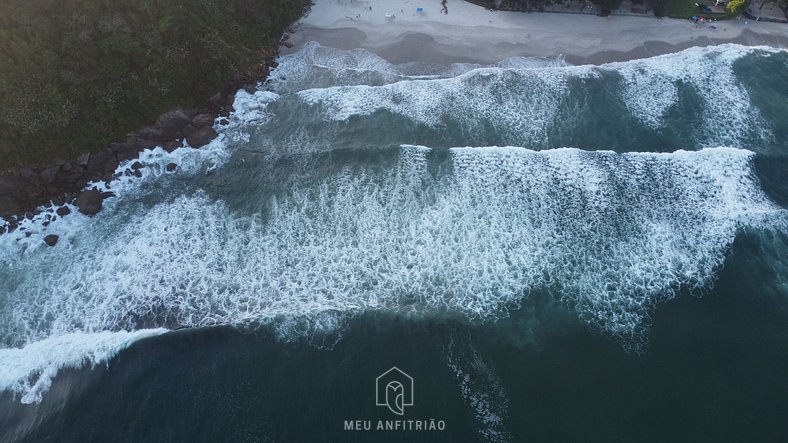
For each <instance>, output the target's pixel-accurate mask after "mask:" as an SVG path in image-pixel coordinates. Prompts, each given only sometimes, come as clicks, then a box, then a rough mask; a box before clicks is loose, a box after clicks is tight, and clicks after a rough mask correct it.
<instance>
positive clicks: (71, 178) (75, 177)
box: [63, 172, 82, 184]
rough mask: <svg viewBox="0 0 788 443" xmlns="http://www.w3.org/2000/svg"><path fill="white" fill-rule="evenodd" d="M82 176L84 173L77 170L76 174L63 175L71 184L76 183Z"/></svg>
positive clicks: (65, 180) (64, 179)
mask: <svg viewBox="0 0 788 443" xmlns="http://www.w3.org/2000/svg"><path fill="white" fill-rule="evenodd" d="M80 178H82V174H80V173H78V172H76V173H74V174H68V175H67V176H65V177H63V181H64V182H66V183H69V184H76V183H77V182H78V181H79V179H80Z"/></svg>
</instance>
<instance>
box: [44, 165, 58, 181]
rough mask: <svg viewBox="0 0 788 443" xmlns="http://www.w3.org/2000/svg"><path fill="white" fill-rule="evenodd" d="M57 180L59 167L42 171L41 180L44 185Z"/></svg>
mask: <svg viewBox="0 0 788 443" xmlns="http://www.w3.org/2000/svg"><path fill="white" fill-rule="evenodd" d="M55 178H57V167H51V168H46V169H44V170H43V171H41V179H42V180H44V183H52V182H53V181H55Z"/></svg>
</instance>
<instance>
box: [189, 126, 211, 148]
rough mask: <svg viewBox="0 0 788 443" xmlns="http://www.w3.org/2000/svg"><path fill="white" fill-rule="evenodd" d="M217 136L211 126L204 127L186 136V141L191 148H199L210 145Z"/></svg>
mask: <svg viewBox="0 0 788 443" xmlns="http://www.w3.org/2000/svg"><path fill="white" fill-rule="evenodd" d="M217 135H219V134H217V133H216V131H215V130H214V129H213V128H212V127H211V126H206V127H204V128H200V129H198V130H196V131H194V132H192V133H191V134H189V135H187V136H186V141H187V142H188V143H189V146H191V147H192V148H200V147H203V146H205V145H207V144H208V143H210V142H211V140H213V139H215V138H216V136H217Z"/></svg>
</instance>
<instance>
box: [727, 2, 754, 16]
mask: <svg viewBox="0 0 788 443" xmlns="http://www.w3.org/2000/svg"><path fill="white" fill-rule="evenodd" d="M748 4H749V0H731V1H729V2H728V6H726V7H725V9H726V10H727V11H728V13H730V14H734V15H738V14H741V13H742V11H744V9H745V8H746V7H747V5H748Z"/></svg>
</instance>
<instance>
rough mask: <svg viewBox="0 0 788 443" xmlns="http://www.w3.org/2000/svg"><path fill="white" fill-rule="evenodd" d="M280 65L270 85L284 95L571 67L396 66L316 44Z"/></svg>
mask: <svg viewBox="0 0 788 443" xmlns="http://www.w3.org/2000/svg"><path fill="white" fill-rule="evenodd" d="M278 62H279V66H278V67H277V68H276V69H275V70H274V71H273V72H272V75H271V78H270V80H269V82H268V83H267V86H269V87H272V88H274V89H275V90H276V91H277V92H278V93H280V94H281V93H286V92H295V91H300V90H304V89H317V88H325V87H331V86H353V85H367V86H372V85H375V86H380V85H384V84H388V83H395V82H398V81H401V80H409V79H436V78H448V77H456V76H458V75H461V74H465V73H467V72H470V71H473V70H476V69H481V68H485V67H498V68H505V69H519V70H526V69H540V68H546V67H559V66H567V63H566V61H565V60H564V58H563V57H550V58H536V57H509V58H506V59H504V60H502V61H500V62H498V63H495V64H493V65H489V66H485V65H480V64H475V63H454V64H451V65H448V66H443V65H438V64H426V63H404V64H399V65H395V64H392V63H389V62H388V61H386V60H385V59H383V58H382V57H380V56H378V55H377V54H374V53H372V52H369V51H367V50H365V49H352V50H342V49H335V48H330V47H326V46H321V45H320V44H318V43H316V42H309V43H307V44H305V45H304V47H303V48H302V49H301V50H299V51H298V52H295V53H292V54H288V55H284V56H281V57H279V59H278Z"/></svg>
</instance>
